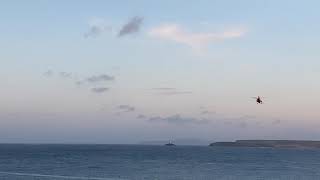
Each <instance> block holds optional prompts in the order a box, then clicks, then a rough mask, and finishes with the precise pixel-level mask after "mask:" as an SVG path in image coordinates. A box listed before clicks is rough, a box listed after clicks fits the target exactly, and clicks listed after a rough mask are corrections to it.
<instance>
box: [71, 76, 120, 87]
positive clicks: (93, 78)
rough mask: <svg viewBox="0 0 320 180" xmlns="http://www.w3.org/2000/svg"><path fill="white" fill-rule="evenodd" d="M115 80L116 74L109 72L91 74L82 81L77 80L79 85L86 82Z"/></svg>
mask: <svg viewBox="0 0 320 180" xmlns="http://www.w3.org/2000/svg"><path fill="white" fill-rule="evenodd" d="M114 80H115V77H114V76H110V75H108V74H99V75H93V76H89V77H87V78H85V79H83V80H81V81H77V82H76V84H77V85H82V84H84V83H90V84H95V83H101V82H109V81H114Z"/></svg>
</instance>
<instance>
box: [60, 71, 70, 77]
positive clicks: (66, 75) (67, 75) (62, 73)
mask: <svg viewBox="0 0 320 180" xmlns="http://www.w3.org/2000/svg"><path fill="white" fill-rule="evenodd" d="M59 75H60V76H61V77H62V78H71V77H72V73H69V72H60V73H59Z"/></svg>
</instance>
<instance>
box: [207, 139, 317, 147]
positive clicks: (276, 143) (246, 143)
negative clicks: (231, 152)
mask: <svg viewBox="0 0 320 180" xmlns="http://www.w3.org/2000/svg"><path fill="white" fill-rule="evenodd" d="M209 146H216V147H219V146H222V147H271V148H320V141H305V140H236V141H234V142H214V143H211V144H210V145H209Z"/></svg>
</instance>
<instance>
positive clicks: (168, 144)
mask: <svg viewBox="0 0 320 180" xmlns="http://www.w3.org/2000/svg"><path fill="white" fill-rule="evenodd" d="M165 146H175V144H173V143H172V142H171V141H170V142H169V143H167V144H165Z"/></svg>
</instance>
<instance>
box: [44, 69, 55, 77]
mask: <svg viewBox="0 0 320 180" xmlns="http://www.w3.org/2000/svg"><path fill="white" fill-rule="evenodd" d="M43 75H44V76H46V77H51V76H52V75H53V71H52V70H48V71H46V72H44V73H43Z"/></svg>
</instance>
